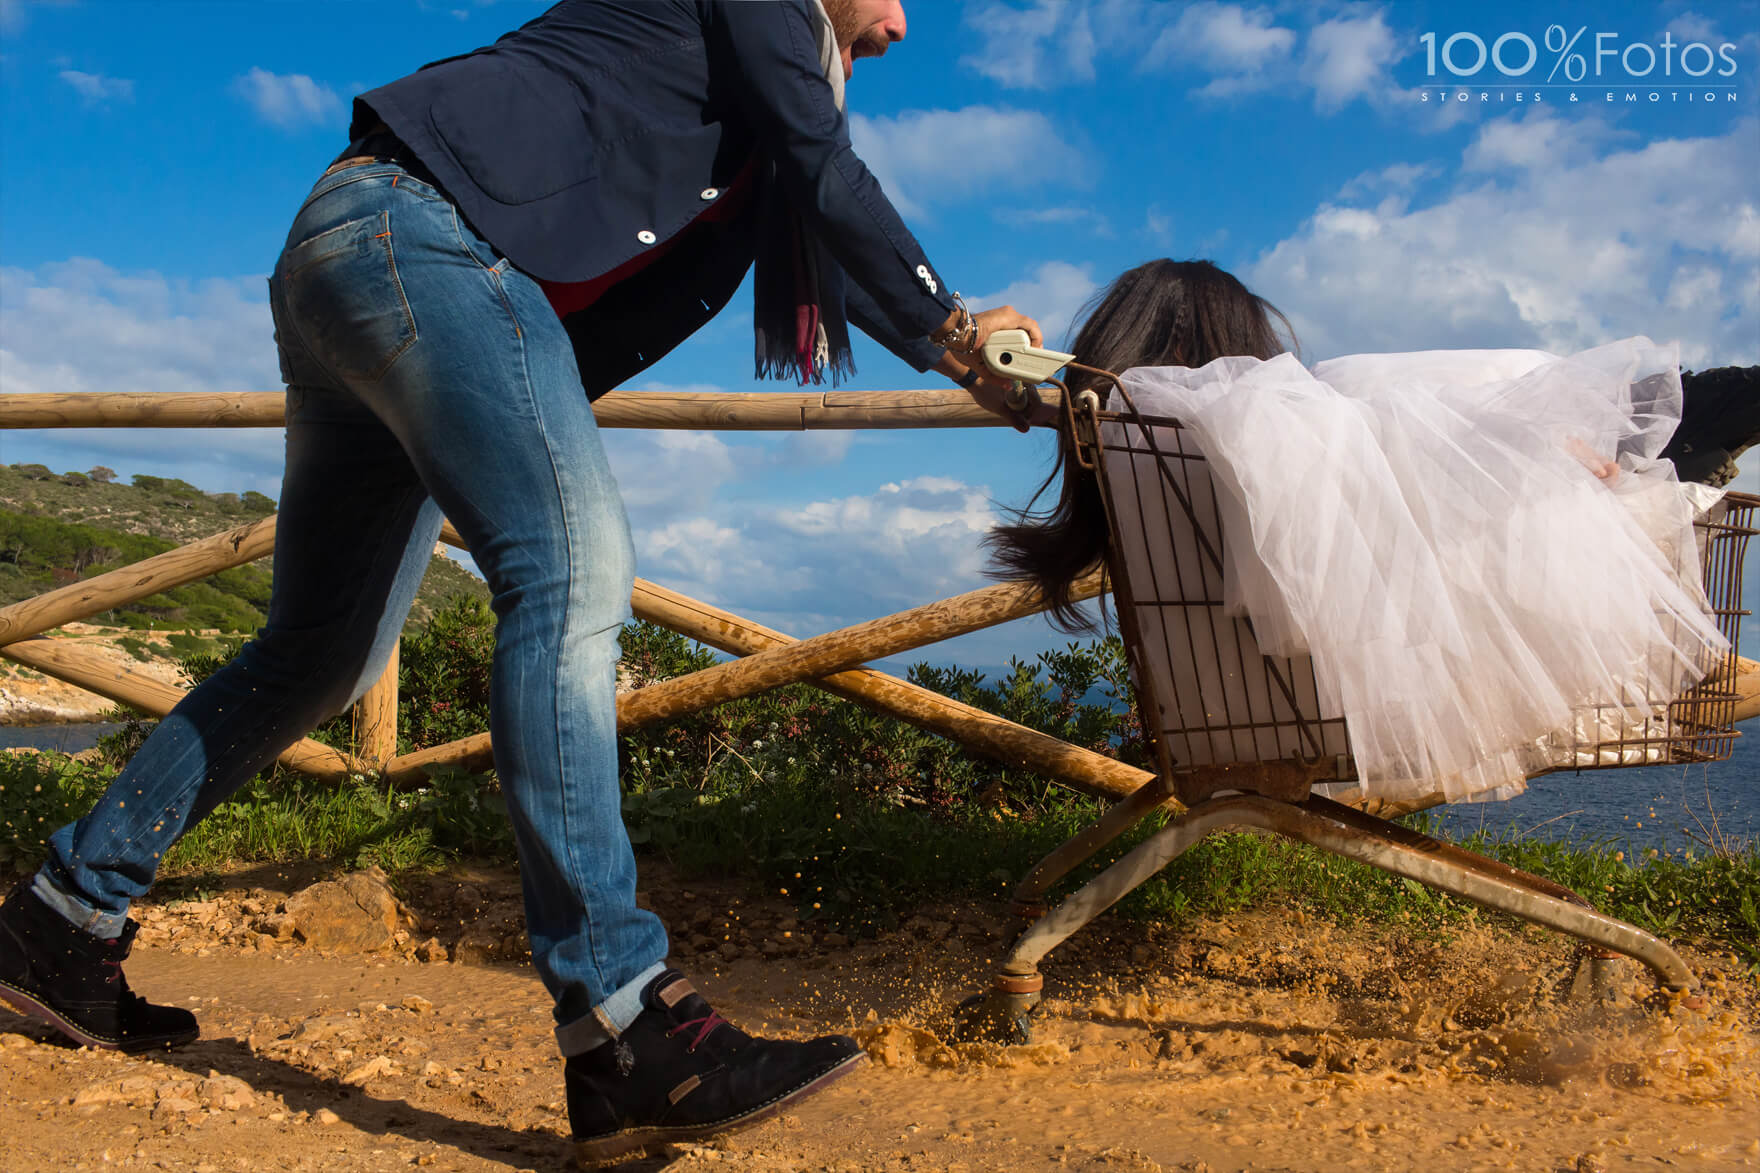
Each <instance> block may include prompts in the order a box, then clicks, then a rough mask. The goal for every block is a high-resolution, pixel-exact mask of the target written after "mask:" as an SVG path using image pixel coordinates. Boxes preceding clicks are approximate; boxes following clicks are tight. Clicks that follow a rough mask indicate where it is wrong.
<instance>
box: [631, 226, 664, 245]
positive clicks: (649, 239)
mask: <svg viewBox="0 0 1760 1173" xmlns="http://www.w3.org/2000/svg"><path fill="white" fill-rule="evenodd" d="M636 239H637V240H639V241H641V242H642V243H643V244H653V243H654V241H655V240H657V239H659V238H658V237H656V236H655V235H654V234H653V233H652V232H649V231H648V230H647V229H646V228H644V229H642V230H641V231H640V232H638V233H636Z"/></svg>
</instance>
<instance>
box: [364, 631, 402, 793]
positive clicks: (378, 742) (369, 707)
mask: <svg viewBox="0 0 1760 1173" xmlns="http://www.w3.org/2000/svg"><path fill="white" fill-rule="evenodd" d="M401 647H402V644H401V643H398V644H393V645H392V647H391V660H390V662H389V663H387V664H386V665H385V671H384V672H383V673H381V674H380V676H379V679H378V680H375V681H374V682H373V686H372V687H371V688H369V689H367V691H366V695H365V696H363V697H361V699H360V700H358V701H356V702H355V704H354V753H355V756H356V757H358V758H360V759H361V760H362V761H363V762H366V763H368V764H370V765H372V766H373V767H374V768H378V767H381V766H383V765H384V764H385V763H386V762H388V761H390V760H391V759H392V758H394V757H396V756H397V661H398V652H399V649H400V648H401Z"/></svg>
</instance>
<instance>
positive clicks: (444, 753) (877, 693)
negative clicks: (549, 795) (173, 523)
mask: <svg viewBox="0 0 1760 1173" xmlns="http://www.w3.org/2000/svg"><path fill="white" fill-rule="evenodd" d="M275 521H276V519H275V518H273V517H270V518H265V519H263V520H262V521H259V522H254V523H252V524H250V525H247V526H239V527H237V528H235V529H232V530H228V531H226V532H225V533H222V534H216V535H214V536H213V537H210V538H204V539H202V540H201V541H198V542H194V543H191V544H190V545H187V546H183V547H179V548H178V549H176V550H170V551H166V552H165V553H163V554H158V555H154V556H153V557H151V558H148V559H145V560H143V561H141V562H138V563H135V564H134V565H132V566H128V567H124V568H122V569H120V570H115V571H111V572H108V573H106V574H103V575H99V576H97V577H94V578H92V579H89V580H85V581H82V582H77V583H72V584H69V585H68V586H66V587H63V588H60V589H59V590H55V591H51V592H49V593H47V594H44V595H40V596H37V597H36V598H32V599H27V600H24V601H22V602H19V603H14V604H12V605H10V606H7V607H3V608H0V645H4V646H0V656H5V657H7V658H9V659H12V660H14V661H16V662H18V663H21V664H25V665H27V666H29V667H31V668H34V669H36V670H38V671H42V672H46V673H48V674H50V675H53V676H56V677H58V678H60V679H64V680H67V681H69V682H70V683H73V684H77V685H79V686H80V687H82V688H86V689H88V690H89V691H92V692H96V693H98V694H99V695H101V696H105V697H108V698H109V699H111V700H115V701H118V702H119V703H123V704H129V705H133V706H134V707H136V708H139V709H142V710H144V711H146V712H149V713H152V714H154V715H158V716H163V715H164V714H165V713H167V712H169V711H170V710H171V709H172V708H173V707H174V706H175V705H176V704H177V702H178V701H179V700H181V699H182V697H183V696H184V692H183V690H181V689H178V688H175V687H173V686H171V685H167V684H163V683H161V682H159V681H156V680H153V679H152V678H150V677H147V676H145V675H144V674H142V673H138V672H134V671H133V670H132V669H129V668H118V667H116V666H115V665H113V664H112V663H111V662H109V661H108V660H106V659H105V658H104V657H103V656H101V655H99V654H98V653H95V652H92V651H90V650H87V649H83V648H80V647H79V646H78V645H77V644H73V643H70V642H69V641H65V640H50V639H41V638H35V637H38V636H40V635H41V634H42V633H43V632H46V631H49V630H52V629H54V628H56V627H60V626H62V625H63V624H66V623H69V622H72V621H74V620H76V619H80V618H84V617H87V616H90V615H92V614H96V613H99V612H102V611H106V610H110V609H112V608H115V607H119V606H124V605H127V604H128V603H131V602H135V601H138V600H139V599H141V598H144V597H146V596H147V595H150V594H153V593H155V592H158V591H164V590H169V589H171V588H173V587H176V586H180V585H183V584H184V583H188V582H193V581H196V580H198V579H200V578H202V577H205V576H206V575H209V574H213V573H215V572H216V571H219V570H223V569H227V568H229V567H232V566H237V565H242V564H243V563H246V562H250V561H253V560H255V559H256V558H259V557H262V556H263V555H264V554H267V553H269V552H270V551H271V550H272V549H273V546H274V539H275ZM442 537H443V538H444V539H445V540H446V541H448V542H449V543H451V544H453V545H455V546H459V547H462V546H463V545H464V543H463V539H462V538H461V537H460V536H459V534H458V532H457V531H456V530H455V529H453V527H452V526H451V525H450V524H448V525H447V526H446V527H445V529H444V531H443V534H442ZM1101 589H1102V581H1101V578H1100V576H1099V575H1098V574H1094V575H1090V576H1089V577H1088V578H1087V579H1085V580H1083V581H1082V582H1081V583H1080V584H1078V586H1077V588H1076V592H1075V593H1076V597H1078V598H1090V597H1092V596H1094V595H1095V594H1098V593H1099V592H1100V590H1101ZM1040 606H1041V604H1040V602H1039V600H1038V599H1037V596H1036V595H1035V594H1034V593H1033V592H1031V591H1028V590H1023V589H1022V588H1019V587H1013V586H1008V587H988V588H984V589H983V590H980V591H975V592H971V593H970V594H969V595H966V596H961V597H960V598H958V599H953V600H943V601H941V602H939V603H934V604H930V605H929V606H927V607H923V608H916V609H914V610H912V611H908V612H904V613H902V614H901V615H897V616H888V617H886V618H885V619H882V620H876V621H873V622H872V623H869V624H863V625H858V627H857V628H854V629H849V630H846V631H844V632H832V633H827V635H826V636H821V637H815V639H814V640H810V641H804V642H805V643H806V645H807V646H806V647H805V648H804V650H803V649H802V643H803V641H798V640H795V639H794V638H793V637H790V636H786V635H784V634H782V633H781V632H776V631H772V630H770V629H769V628H765V627H762V626H761V625H759V624H756V623H753V622H751V621H750V620H747V619H744V618H741V617H740V616H737V615H734V614H732V613H731V612H727V611H723V610H721V609H719V608H716V607H713V606H711V605H709V604H707V603H703V602H701V601H699V600H696V599H692V598H690V597H689V596H687V595H683V594H680V593H678V592H676V591H669V590H667V589H666V588H664V587H660V586H657V585H655V584H653V583H649V582H646V581H644V580H637V582H636V586H635V590H634V592H633V593H632V597H631V607H632V610H633V611H634V613H635V614H636V615H637V616H638V617H639V618H642V619H646V620H648V621H649V622H653V623H658V624H660V625H661V626H664V627H667V628H669V629H671V630H673V631H677V632H679V633H680V634H683V635H687V636H689V637H691V638H693V639H698V640H700V641H701V642H703V643H706V644H708V645H710V646H712V647H717V648H720V649H722V650H723V651H728V652H733V653H735V654H738V655H754V654H758V653H767V654H768V655H767V657H764V658H760V659H758V661H757V662H756V664H755V665H754V664H745V665H740V666H739V667H737V668H736V667H735V665H731V664H729V665H720V666H718V667H717V668H713V669H709V670H707V674H708V680H709V683H710V686H711V689H713V690H714V691H709V692H704V691H702V690H701V689H700V688H699V687H698V686H697V685H694V684H691V683H690V682H691V681H693V680H698V678H699V677H701V676H702V675H703V674H696V676H693V677H687V678H683V679H682V680H679V681H668V682H664V683H663V685H659V686H655V687H656V688H658V689H659V692H658V693H655V692H654V690H652V689H645V690H640V691H638V692H634V693H629V694H626V695H625V697H624V698H623V699H622V701H621V702H620V724H624V725H625V726H626V727H628V726H630V725H634V724H642V723H647V722H650V721H656V720H662V719H667V718H670V717H673V716H678V715H682V713H684V712H694V711H697V710H698V709H700V708H703V707H707V706H708V705H709V704H713V703H718V701H717V699H716V698H720V699H727V698H728V697H729V696H731V695H735V694H737V695H749V694H750V692H752V691H759V690H762V689H765V688H770V687H775V686H776V683H786V682H793V681H796V680H806V679H811V678H814V677H819V676H828V677H829V679H824V680H814V681H813V682H814V683H817V684H819V685H821V686H822V687H824V688H826V690H827V691H830V692H832V693H833V694H835V695H838V696H843V697H845V698H846V699H850V700H853V701H855V702H857V703H859V704H863V705H865V706H867V707H868V708H870V709H872V710H874V711H876V712H880V713H884V714H887V715H890V716H894V717H898V718H900V719H902V720H905V721H908V722H910V723H912V724H914V725H917V726H918V727H920V728H923V729H928V730H930V731H932V732H935V733H938V734H941V735H942V736H946V737H949V738H951V739H954V740H956V741H959V742H961V743H962V744H965V745H967V746H968V747H970V748H972V749H974V750H977V751H978V752H980V753H983V754H985V755H986V756H990V757H995V758H998V759H1000V760H1003V761H1005V762H1009V763H1011V764H1015V765H1020V766H1025V767H1028V768H1032V769H1035V770H1038V771H1039V772H1041V773H1044V774H1046V775H1048V776H1050V777H1053V778H1057V779H1059V780H1061V781H1064V782H1065V783H1067V784H1069V785H1071V786H1074V787H1075V788H1077V789H1080V790H1084V791H1087V792H1089V793H1095V794H1101V795H1108V796H1113V797H1116V796H1121V795H1124V794H1128V793H1130V792H1131V791H1133V790H1135V789H1136V788H1137V787H1139V786H1141V785H1142V784H1143V783H1144V782H1146V781H1148V780H1149V779H1150V778H1152V777H1153V775H1151V774H1149V773H1148V772H1147V771H1144V770H1139V769H1136V768H1135V767H1132V766H1129V765H1127V764H1125V763H1123V762H1119V761H1117V760H1116V759H1113V758H1109V757H1106V756H1105V755H1103V754H1099V753H1095V752H1093V751H1092V750H1087V749H1083V748H1081V747H1079V746H1073V745H1070V744H1068V743H1067V742H1063V741H1061V740H1059V739H1057V738H1054V737H1051V736H1049V735H1047V734H1043V733H1040V732H1038V731H1037V730H1033V729H1028V728H1026V727H1024V726H1021V725H1017V724H1015V723H1013V722H1010V721H1006V720H1004V719H1002V718H1000V717H997V716H995V715H994V714H990V713H986V712H984V711H983V710H981V709H976V708H973V707H971V706H969V705H963V704H960V703H959V702H957V701H954V700H952V699H951V698H948V697H944V696H942V695H941V694H939V693H936V692H933V691H932V690H929V689H925V688H921V687H919V686H917V685H913V684H910V683H908V682H906V681H903V680H899V679H897V678H895V677H892V676H889V675H887V674H886V673H883V672H878V671H875V670H873V669H858V668H853V667H851V665H853V664H854V663H857V662H859V661H860V660H862V659H871V658H875V657H877V656H883V655H889V654H893V653H894V652H895V651H900V650H906V649H907V648H909V647H916V646H921V645H922V644H923V643H928V642H935V641H936V640H939V639H944V638H948V635H950V634H957V633H958V632H959V631H967V630H976V629H977V628H978V627H982V626H989V625H991V624H993V623H998V622H1004V621H1006V620H1007V619H1010V618H1015V617H1017V616H1019V615H1024V614H1030V613H1032V612H1034V611H1036V610H1038V609H1039V608H1040ZM873 639H879V640H881V641H883V642H881V643H874V642H871V641H872V640H873ZM874 647H881V648H883V649H890V650H881V651H873V650H871V649H872V648H874ZM828 665H841V668H840V669H837V670H834V669H833V668H832V667H828ZM391 671H395V667H393V668H392V669H391ZM393 679H394V678H393ZM392 704H393V705H394V704H395V699H394V695H393V699H392ZM384 757H389V755H388V754H386V755H382V756H381V757H380V758H379V759H378V760H372V759H367V758H364V757H355V756H351V755H348V754H343V753H340V752H338V751H336V750H334V749H332V748H330V747H328V746H325V745H322V744H320V743H318V742H315V741H311V740H310V739H306V740H303V741H301V742H299V743H297V744H296V745H294V746H293V747H292V748H290V749H289V750H288V751H287V753H286V754H284V755H283V757H282V759H281V760H282V762H283V764H285V765H287V766H289V767H290V768H294V769H299V770H302V771H304V772H307V773H311V774H314V775H316V776H319V777H323V778H329V779H337V778H341V777H344V776H347V775H348V774H356V773H362V772H365V771H367V770H369V769H371V768H373V767H374V766H376V765H381V764H382V765H383V766H384V773H385V777H386V779H387V780H388V781H390V782H392V783H393V784H399V785H414V784H419V782H420V781H421V779H422V778H423V777H425V775H426V772H427V771H428V770H431V769H434V768H436V767H439V766H442V765H450V766H456V767H462V768H471V769H480V768H486V767H487V766H488V765H489V764H490V763H491V762H492V749H491V747H490V743H489V739H488V737H487V735H479V736H477V737H473V738H465V739H462V740H460V741H458V742H454V743H451V744H449V745H445V746H436V747H432V748H429V749H426V750H421V751H418V752H416V753H413V754H407V755H404V756H403V757H400V758H394V759H392V760H390V761H389V762H385V761H383V758H384Z"/></svg>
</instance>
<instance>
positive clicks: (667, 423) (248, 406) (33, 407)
mask: <svg viewBox="0 0 1760 1173" xmlns="http://www.w3.org/2000/svg"><path fill="white" fill-rule="evenodd" d="M1046 394H1047V395H1050V396H1055V395H1056V394H1057V392H1055V391H1048V392H1046ZM284 406H285V396H284V395H283V394H282V393H281V392H279V391H234V392H225V393H213V394H207V393H196V392H133V391H85V392H67V393H64V394H63V393H38V392H21V393H19V394H14V395H0V428H124V427H127V428H278V427H281V426H282V424H283V423H284V422H285V421H284V419H283V412H284ZM593 415H594V416H595V417H596V418H597V420H598V422H599V426H600V427H602V428H676V429H688V430H699V429H700V430H705V431H736V432H738V431H776V432H801V431H816V430H822V429H843V428H989V427H1000V426H1002V425H1003V423H1004V421H1003V420H1001V419H1000V418H998V417H997V416H995V415H992V414H991V413H990V412H988V411H985V410H984V409H983V408H981V407H979V406H978V405H977V404H976V403H974V402H973V401H972V397H971V396H970V395H968V394H966V393H965V392H964V391H961V390H959V389H958V388H957V387H949V388H947V389H945V390H930V391H748V392H740V393H733V394H723V393H721V392H711V391H613V392H611V393H609V394H608V395H605V396H602V397H601V398H599V399H598V400H596V401H595V402H594V404H593Z"/></svg>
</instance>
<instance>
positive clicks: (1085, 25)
mask: <svg viewBox="0 0 1760 1173" xmlns="http://www.w3.org/2000/svg"><path fill="white" fill-rule="evenodd" d="M965 23H966V24H967V25H968V26H969V27H971V28H972V29H974V30H976V31H977V32H978V34H979V35H980V36H981V37H982V38H983V40H982V45H981V47H980V48H979V50H978V51H977V52H976V53H973V54H971V55H970V56H967V57H962V58H961V59H960V64H961V65H964V66H966V67H967V68H969V69H972V70H975V71H976V72H978V73H980V74H982V75H983V76H985V77H987V78H989V79H990V80H992V81H994V82H996V83H998V84H1000V85H1003V86H1008V87H1011V88H1015V89H1044V88H1046V87H1048V86H1050V85H1053V84H1055V83H1056V82H1059V81H1092V80H1094V54H1095V50H1096V45H1095V41H1094V31H1093V28H1092V27H1091V25H1090V23H1089V12H1088V6H1086V5H1083V4H1070V3H1068V2H1067V0H1035V2H1034V3H1032V4H1029V5H1028V6H1027V7H1026V8H1015V7H1013V6H1011V5H1008V4H995V3H992V4H976V5H973V6H971V7H970V8H968V9H967V10H966V13H965Z"/></svg>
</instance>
